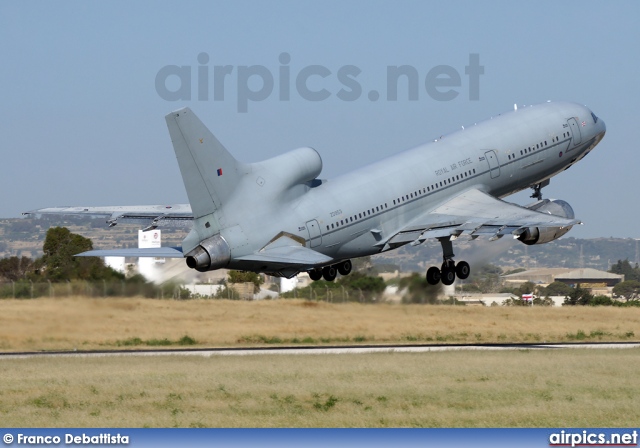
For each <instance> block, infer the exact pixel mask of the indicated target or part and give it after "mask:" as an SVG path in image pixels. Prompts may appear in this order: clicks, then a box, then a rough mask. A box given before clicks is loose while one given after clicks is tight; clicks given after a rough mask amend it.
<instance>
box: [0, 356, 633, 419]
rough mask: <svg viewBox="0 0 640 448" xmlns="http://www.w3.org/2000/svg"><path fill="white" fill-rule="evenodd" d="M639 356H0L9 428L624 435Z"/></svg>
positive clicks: (0, 412)
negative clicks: (518, 430) (604, 431)
mask: <svg viewBox="0 0 640 448" xmlns="http://www.w3.org/2000/svg"><path fill="white" fill-rule="evenodd" d="M639 355H640V351H639V350H638V349H621V350H587V349H574V350H545V351H534V350H526V351H508V352H502V351H500V352H497V351H483V352H479V351H453V352H430V353H421V354H368V355H304V356H293V355H259V356H214V357H211V358H205V357H199V356H115V357H114V356H110V357H102V358H95V357H91V358H86V357H73V358H70V357H66V358H59V357H58V358H51V357H47V358H39V359H0V377H1V378H2V387H1V389H0V421H2V426H4V427H16V426H20V427H22V426H34V427H174V426H175V427H310V426H311V427H496V426H497V427H513V426H523V427H594V426H595V427H630V426H634V427H635V426H637V424H638V421H640V406H638V404H639V403H640V400H639V398H638V397H640V382H638V381H637V372H638V369H639V368H640V356H639Z"/></svg>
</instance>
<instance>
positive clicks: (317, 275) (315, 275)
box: [309, 269, 322, 282]
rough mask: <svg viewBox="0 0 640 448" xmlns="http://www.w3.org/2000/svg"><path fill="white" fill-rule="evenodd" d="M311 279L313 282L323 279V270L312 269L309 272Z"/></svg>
mask: <svg viewBox="0 0 640 448" xmlns="http://www.w3.org/2000/svg"><path fill="white" fill-rule="evenodd" d="M309 278H310V279H311V280H313V281H314V282H315V281H318V280H320V279H321V278H322V269H312V270H310V271H309Z"/></svg>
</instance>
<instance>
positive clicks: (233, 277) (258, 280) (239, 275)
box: [229, 269, 264, 292]
mask: <svg viewBox="0 0 640 448" xmlns="http://www.w3.org/2000/svg"><path fill="white" fill-rule="evenodd" d="M229 283H253V285H254V292H258V291H260V285H261V284H263V283H264V279H263V278H262V276H261V275H259V274H256V273H255V272H249V271H234V270H233V269H232V270H230V271H229Z"/></svg>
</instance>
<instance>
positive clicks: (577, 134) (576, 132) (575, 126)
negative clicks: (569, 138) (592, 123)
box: [567, 118, 582, 146]
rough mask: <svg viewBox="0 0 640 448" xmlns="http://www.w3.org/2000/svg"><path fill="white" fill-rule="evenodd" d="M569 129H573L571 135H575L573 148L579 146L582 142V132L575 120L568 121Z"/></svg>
mask: <svg viewBox="0 0 640 448" xmlns="http://www.w3.org/2000/svg"><path fill="white" fill-rule="evenodd" d="M567 123H569V128H571V134H572V135H573V146H578V145H579V144H580V142H582V133H581V132H580V126H578V122H577V121H576V119H575V118H569V119H568V120H567Z"/></svg>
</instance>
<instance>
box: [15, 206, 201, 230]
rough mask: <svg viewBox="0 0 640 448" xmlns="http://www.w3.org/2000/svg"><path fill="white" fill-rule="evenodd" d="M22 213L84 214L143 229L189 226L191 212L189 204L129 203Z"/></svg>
mask: <svg viewBox="0 0 640 448" xmlns="http://www.w3.org/2000/svg"><path fill="white" fill-rule="evenodd" d="M23 215H25V216H30V215H63V216H64V215H85V216H91V217H103V218H105V221H106V223H107V224H108V225H109V227H113V226H115V225H116V224H118V223H119V222H123V223H128V224H138V225H143V226H145V228H144V229H143V230H145V231H147V230H153V229H155V228H157V227H190V226H191V223H192V221H193V213H192V212H191V206H190V205H189V204H175V205H131V206H113V207H49V208H41V209H37V210H31V211H28V212H24V213H23Z"/></svg>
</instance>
